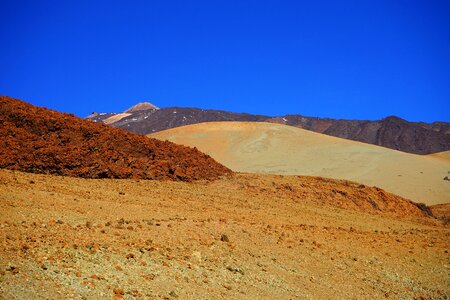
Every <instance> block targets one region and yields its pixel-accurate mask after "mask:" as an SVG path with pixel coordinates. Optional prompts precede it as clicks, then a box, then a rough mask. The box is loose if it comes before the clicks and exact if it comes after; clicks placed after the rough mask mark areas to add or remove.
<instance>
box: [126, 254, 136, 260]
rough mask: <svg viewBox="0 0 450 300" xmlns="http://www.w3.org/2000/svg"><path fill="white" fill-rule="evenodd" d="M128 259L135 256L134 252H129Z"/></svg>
mask: <svg viewBox="0 0 450 300" xmlns="http://www.w3.org/2000/svg"><path fill="white" fill-rule="evenodd" d="M125 257H126V259H131V258H134V254H133V253H128V254H127V256H125Z"/></svg>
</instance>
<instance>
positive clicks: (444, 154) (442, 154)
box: [429, 151, 450, 177]
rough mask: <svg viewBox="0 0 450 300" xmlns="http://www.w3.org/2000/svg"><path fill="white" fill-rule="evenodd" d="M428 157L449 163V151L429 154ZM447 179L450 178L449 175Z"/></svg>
mask: <svg viewBox="0 0 450 300" xmlns="http://www.w3.org/2000/svg"><path fill="white" fill-rule="evenodd" d="M429 156H431V157H437V158H440V159H444V160H448V161H450V151H444V152H438V153H433V154H429ZM449 177H450V175H449Z"/></svg>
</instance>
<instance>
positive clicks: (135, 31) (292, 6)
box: [0, 0, 450, 122]
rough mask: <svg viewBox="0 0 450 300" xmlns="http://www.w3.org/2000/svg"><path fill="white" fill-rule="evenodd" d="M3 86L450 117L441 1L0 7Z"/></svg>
mask: <svg viewBox="0 0 450 300" xmlns="http://www.w3.org/2000/svg"><path fill="white" fill-rule="evenodd" d="M0 17H1V18H0V37H1V40H2V45H1V47H0V66H1V73H0V94H2V95H9V96H12V97H15V98H20V99H23V100H25V101H27V102H30V103H33V104H35V105H39V106H46V107H49V108H52V109H56V110H59V111H65V112H71V113H74V114H76V115H78V116H81V117H83V116H86V115H88V114H89V113H90V112H92V111H100V112H109V111H116V112H117V111H122V110H124V109H126V108H128V107H129V106H132V105H133V104H135V103H137V102H142V101H149V102H152V103H154V104H155V105H158V106H160V107H167V106H188V107H200V108H215V109H223V110H228V111H235V112H249V113H258V114H267V115H282V114H286V113H298V114H303V115H308V116H319V117H333V118H347V119H379V118H383V117H385V116H388V115H397V116H400V117H402V118H405V119H407V120H411V121H427V122H431V121H436V120H441V121H450V1H406V0H389V1H382V0H378V1H370V0H368V1H360V0H358V1H350V0H348V1H346V0H341V1H338V0H335V1H322V0H317V1H316V0H315V1H262V0H259V1H211V0H210V1H195V0H192V1H175V0H173V1H169V0H161V1H152V0H148V1H114V0H109V1H45V0H43V1H20V0H13V1H8V0H3V1H0Z"/></svg>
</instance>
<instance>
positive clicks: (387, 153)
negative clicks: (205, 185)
mask: <svg viewBox="0 0 450 300" xmlns="http://www.w3.org/2000/svg"><path fill="white" fill-rule="evenodd" d="M150 136H151V137H154V138H158V139H162V140H166V139H167V140H169V141H172V142H175V143H179V144H183V145H188V146H195V147H197V148H198V149H199V150H201V151H203V152H205V153H207V154H209V155H211V156H212V157H213V158H215V159H216V160H217V161H219V162H220V163H222V164H224V165H225V166H227V167H229V168H231V169H233V170H235V171H244V172H262V173H272V174H302V175H316V176H324V177H330V178H341V179H349V180H354V181H358V182H361V183H364V184H367V185H374V186H379V187H381V188H383V189H386V190H388V191H390V192H393V193H395V194H398V195H401V196H403V197H406V198H409V199H411V200H413V201H416V202H423V203H426V204H429V205H432V204H438V203H448V202H450V182H449V181H445V180H443V178H444V177H445V176H447V175H450V174H449V172H450V161H446V160H444V159H436V158H435V157H432V156H420V155H414V154H408V153H404V152H399V151H395V150H391V149H387V148H383V147H378V146H373V145H369V144H364V143H359V142H354V141H349V140H345V139H340V138H335V137H331V136H327V135H322V134H318V133H314V132H311V131H307V130H302V129H298V128H294V127H289V126H284V125H278V124H269V123H244V122H217V123H202V124H195V125H190V126H184V127H179V128H174V129H170V130H166V131H162V132H158V133H155V134H152V135H150Z"/></svg>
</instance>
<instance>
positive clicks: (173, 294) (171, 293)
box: [169, 291, 178, 298]
mask: <svg viewBox="0 0 450 300" xmlns="http://www.w3.org/2000/svg"><path fill="white" fill-rule="evenodd" d="M169 296H171V297H174V298H178V294H177V293H176V292H175V291H171V292H170V293H169Z"/></svg>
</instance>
